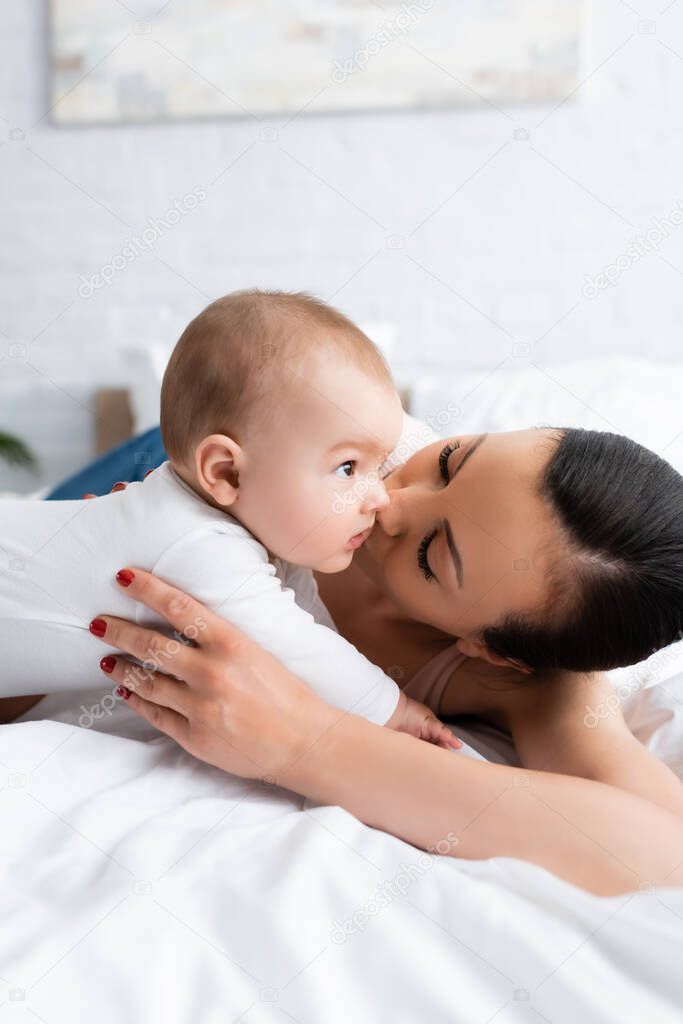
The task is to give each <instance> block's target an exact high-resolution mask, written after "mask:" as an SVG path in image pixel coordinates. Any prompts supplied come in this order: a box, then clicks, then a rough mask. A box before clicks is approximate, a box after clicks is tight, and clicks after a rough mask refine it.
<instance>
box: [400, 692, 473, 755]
mask: <svg viewBox="0 0 683 1024" xmlns="http://www.w3.org/2000/svg"><path fill="white" fill-rule="evenodd" d="M387 726H388V728H389V729H395V730H396V732H407V733H408V734H409V735H410V736H416V737H417V738H418V739H419V740H427V742H428V743H435V744H436V745H437V746H438V747H444V749H445V750H458V749H459V748H460V747H462V743H461V741H460V740H459V739H458V738H457V736H454V735H453V733H452V732H451V730H450V729H449V728H448V726H446V725H444V724H443V722H440V721H439V719H438V718H437V717H436V715H435V714H434V713H433V712H432V711H430V710H429V708H428V707H427V705H426V704H420V703H419V701H416V700H413V699H412V698H411V697H406V695H405V693H401V696H400V697H399V700H398V704H397V705H396V710H395V711H394V713H393V715H392V716H391V718H390V719H389V721H388V722H387Z"/></svg>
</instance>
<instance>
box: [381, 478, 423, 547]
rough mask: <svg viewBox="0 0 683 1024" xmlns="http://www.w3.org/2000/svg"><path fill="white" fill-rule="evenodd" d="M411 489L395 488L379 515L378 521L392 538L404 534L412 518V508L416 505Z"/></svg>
mask: <svg viewBox="0 0 683 1024" xmlns="http://www.w3.org/2000/svg"><path fill="white" fill-rule="evenodd" d="M410 490H411V488H410V487H395V488H392V490H391V491H390V492H389V494H388V496H387V504H386V506H385V507H384V508H383V509H382V510H381V511H379V512H378V513H377V521H378V522H379V524H380V526H381V527H382V529H383V530H384V532H385V533H386V534H387V535H388V536H390V537H396V536H397V535H398V534H400V533H403V531H404V530H405V529H406V524H407V521H408V519H409V518H410V508H411V506H412V505H413V504H414V502H413V501H411V497H413V496H412V495H411V494H410V493H409V492H410Z"/></svg>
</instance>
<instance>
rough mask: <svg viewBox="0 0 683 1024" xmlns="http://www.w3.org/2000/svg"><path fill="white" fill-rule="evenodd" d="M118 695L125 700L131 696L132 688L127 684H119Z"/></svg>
mask: <svg viewBox="0 0 683 1024" xmlns="http://www.w3.org/2000/svg"><path fill="white" fill-rule="evenodd" d="M116 696H117V697H123V699H124V700H128V698H129V697H130V690H129V689H128V687H127V686H117V687H116Z"/></svg>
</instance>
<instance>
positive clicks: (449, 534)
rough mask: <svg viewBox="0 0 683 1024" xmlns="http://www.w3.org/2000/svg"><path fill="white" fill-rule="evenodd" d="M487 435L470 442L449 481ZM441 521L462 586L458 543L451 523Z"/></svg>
mask: <svg viewBox="0 0 683 1024" xmlns="http://www.w3.org/2000/svg"><path fill="white" fill-rule="evenodd" d="M487 437H488V434H479V436H478V437H477V438H476V439H475V440H474V441H473V442H472V444H471V445H470V446H469V448H468V449H467V451H466V452H465V454H464V455H463V457H462V459H461V460H460V462H459V463H458V466H457V468H456V469H455V471H454V473H453V476H452V477H451V479H450V482H451V483H452V482H453V480H455V478H456V476H457V475H458V473H459V472H460V470H461V469H462V467H463V466H464V465H465V463H466V462H467V460H468V459H469V458H470V457H471V456H472V455H474V453H475V452H476V450H477V448H479V447H480V446H481V445H482V444H483V443H484V441H485V440H486V438H487ZM442 523H443V530H444V533H445V535H446V543H447V544H448V550H449V551H450V553H451V558H452V560H453V567H454V569H455V577H456V579H457V581H458V586H459V587H461V586H462V579H463V573H462V558H461V557H460V552H459V551H458V545H457V544H456V543H455V538H454V536H453V531H452V530H451V524H450V523H449V522H448V520H447V519H444V520H442Z"/></svg>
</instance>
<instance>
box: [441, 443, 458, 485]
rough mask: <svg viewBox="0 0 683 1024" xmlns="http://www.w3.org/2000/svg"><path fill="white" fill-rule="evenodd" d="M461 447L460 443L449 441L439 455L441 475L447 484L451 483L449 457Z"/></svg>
mask: <svg viewBox="0 0 683 1024" xmlns="http://www.w3.org/2000/svg"><path fill="white" fill-rule="evenodd" d="M459 447H460V442H459V441H449V442H448V444H447V445H445V446H444V447H443V448H442V449H441V452H440V454H439V475H440V477H441V479H442V480H443V482H444V483H445V484H447V483H450V476H449V475H448V458H449V456H450V455H451V454H452V453H453V452H455V451H457V450H458V448H459Z"/></svg>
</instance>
